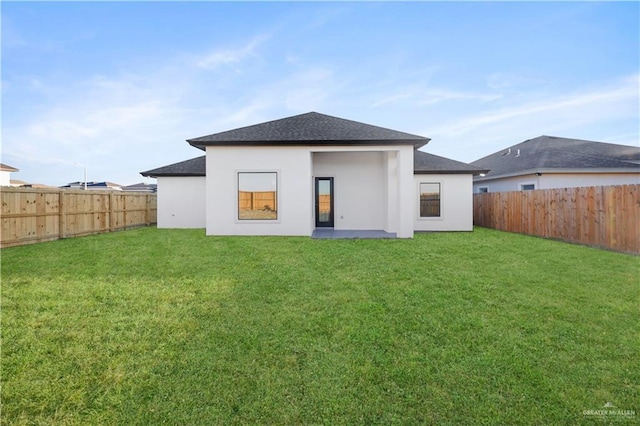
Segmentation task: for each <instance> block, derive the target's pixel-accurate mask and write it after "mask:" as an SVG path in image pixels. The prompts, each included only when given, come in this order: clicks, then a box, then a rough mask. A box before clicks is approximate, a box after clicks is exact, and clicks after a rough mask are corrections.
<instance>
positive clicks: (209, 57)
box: [196, 35, 270, 71]
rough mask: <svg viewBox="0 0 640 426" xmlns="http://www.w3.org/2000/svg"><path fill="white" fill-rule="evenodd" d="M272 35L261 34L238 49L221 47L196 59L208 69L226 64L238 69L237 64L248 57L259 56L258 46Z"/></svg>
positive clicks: (198, 64)
mask: <svg viewBox="0 0 640 426" xmlns="http://www.w3.org/2000/svg"><path fill="white" fill-rule="evenodd" d="M269 38H270V37H269V36H267V35H260V36H257V37H255V38H253V39H252V40H250V41H249V42H248V43H247V44H245V45H244V46H241V47H239V48H236V49H220V50H216V51H213V52H210V53H208V54H206V55H204V56H203V57H201V58H199V59H198V60H197V61H196V64H197V66H198V67H199V68H203V69H207V70H215V69H217V68H219V67H220V66H223V65H226V66H229V67H231V68H233V69H234V70H236V71H237V68H236V67H235V65H236V64H238V63H239V62H241V61H243V60H244V59H246V58H247V57H250V56H257V54H256V50H257V48H258V46H260V45H262V44H263V43H265V42H266V41H267V40H268V39H269Z"/></svg>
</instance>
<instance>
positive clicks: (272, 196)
mask: <svg viewBox="0 0 640 426" xmlns="http://www.w3.org/2000/svg"><path fill="white" fill-rule="evenodd" d="M238 204H239V205H238V208H239V209H240V210H272V211H277V210H278V206H277V205H276V192H275V191H253V192H251V191H239V196H238Z"/></svg>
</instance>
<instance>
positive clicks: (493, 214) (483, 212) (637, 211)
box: [473, 185, 640, 254]
mask: <svg viewBox="0 0 640 426" xmlns="http://www.w3.org/2000/svg"><path fill="white" fill-rule="evenodd" d="M639 221H640V185H619V186H591V187H581V188H561V189H540V190H534V191H514V192H489V193H483V194H474V196H473V223H474V225H478V226H483V227H487V228H493V229H499V230H502V231H509V232H518V233H521V234H528V235H534V236H537V237H544V238H553V239H559V240H563V241H567V242H571V243H579V244H587V245H590V246H596V247H603V248H607V249H611V250H616V251H621V252H625V253H635V254H640V223H639Z"/></svg>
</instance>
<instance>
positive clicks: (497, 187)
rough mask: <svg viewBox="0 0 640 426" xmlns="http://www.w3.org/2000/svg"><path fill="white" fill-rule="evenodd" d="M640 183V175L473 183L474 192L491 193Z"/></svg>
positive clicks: (532, 176) (530, 177)
mask: <svg viewBox="0 0 640 426" xmlns="http://www.w3.org/2000/svg"><path fill="white" fill-rule="evenodd" d="M638 183H640V173H542V175H541V176H536V175H535V174H529V175H522V176H512V177H506V178H501V179H495V180H487V181H478V182H474V183H473V192H474V193H477V192H479V189H478V188H482V187H484V188H488V190H489V192H507V191H520V187H521V185H523V184H535V189H550V188H574V187H580V186H608V185H625V184H638Z"/></svg>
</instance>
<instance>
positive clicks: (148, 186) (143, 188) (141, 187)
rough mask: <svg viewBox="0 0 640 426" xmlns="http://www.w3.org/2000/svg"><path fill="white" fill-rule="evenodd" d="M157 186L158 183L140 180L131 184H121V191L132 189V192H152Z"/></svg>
mask: <svg viewBox="0 0 640 426" xmlns="http://www.w3.org/2000/svg"><path fill="white" fill-rule="evenodd" d="M157 187H158V185H157V184H155V183H145V182H140V183H135V184H133V185H127V186H123V187H122V190H123V191H133V192H149V193H154V192H156V189H157Z"/></svg>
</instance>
